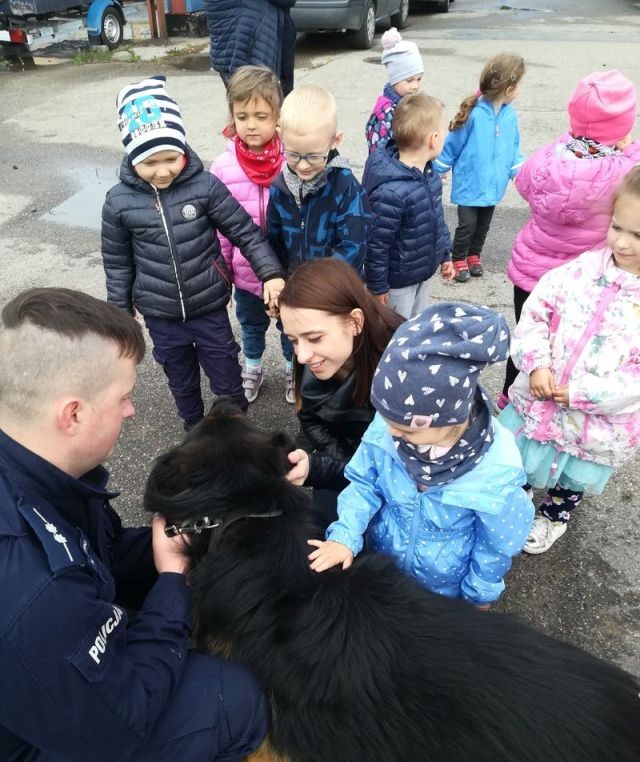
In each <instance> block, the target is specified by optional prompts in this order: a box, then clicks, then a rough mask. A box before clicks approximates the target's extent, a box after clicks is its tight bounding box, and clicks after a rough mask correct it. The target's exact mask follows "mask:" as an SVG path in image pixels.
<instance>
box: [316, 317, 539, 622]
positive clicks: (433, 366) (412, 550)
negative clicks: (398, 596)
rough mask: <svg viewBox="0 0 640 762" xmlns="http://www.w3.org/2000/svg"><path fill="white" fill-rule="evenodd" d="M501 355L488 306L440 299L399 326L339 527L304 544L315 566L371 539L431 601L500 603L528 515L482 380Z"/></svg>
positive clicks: (374, 394) (504, 332) (505, 340)
mask: <svg viewBox="0 0 640 762" xmlns="http://www.w3.org/2000/svg"><path fill="white" fill-rule="evenodd" d="M508 351H509V331H508V328H507V324H506V322H505V320H504V318H503V317H502V316H501V315H498V314H497V313H495V312H493V311H492V310H489V309H487V308H486V307H476V306H472V305H468V304H462V303H456V302H440V303H439V304H437V305H435V306H433V307H430V308H428V309H427V310H425V311H424V312H423V313H421V314H420V315H417V316H416V317H415V318H411V320H408V321H406V322H405V323H403V324H402V325H401V326H400V327H399V328H398V330H397V331H396V332H395V334H394V336H393V338H392V339H391V342H390V343H389V346H388V347H387V350H386V352H385V354H384V355H383V357H382V359H381V360H380V362H379V364H378V368H377V370H376V373H375V375H374V378H373V383H372V387H371V402H372V404H373V405H374V407H375V408H376V411H377V413H376V416H375V418H374V420H373V423H372V424H371V425H370V426H369V428H368V429H367V431H366V433H365V435H364V437H363V439H362V443H361V445H360V447H359V448H358V450H357V451H356V453H355V455H354V457H353V458H352V460H351V461H350V463H349V464H348V465H347V467H346V469H345V472H344V473H345V476H346V477H347V479H349V481H350V482H351V483H350V485H349V486H348V487H347V488H346V489H345V490H344V491H343V492H342V493H341V494H340V496H339V498H338V517H339V518H338V521H335V522H334V523H333V524H331V525H330V526H329V528H328V529H327V534H326V541H325V542H321V541H319V540H309V544H310V545H313V546H315V547H316V550H314V551H313V552H312V553H311V554H310V555H309V559H310V561H311V568H312V569H314V570H315V571H324V570H325V569H328V568H331V567H332V566H336V565H337V564H342V566H343V568H348V566H350V565H351V562H352V559H353V557H354V555H356V554H357V553H359V552H360V550H362V547H363V542H364V535H365V533H366V537H367V547H369V548H371V549H373V550H378V551H380V552H383V553H388V554H389V555H393V556H395V557H396V558H397V560H398V564H399V565H400V567H401V568H402V569H403V570H404V571H405V572H406V573H408V574H410V575H411V576H413V577H415V578H416V579H417V580H418V582H420V583H421V584H422V585H424V586H425V587H426V588H427V589H429V590H431V591H432V592H434V593H438V594H440V595H445V596H447V597H450V598H463V599H464V600H466V601H468V602H469V603H471V604H473V605H475V606H478V607H483V608H488V606H489V604H491V603H492V602H493V601H495V600H497V599H498V597H499V596H500V594H501V593H502V591H503V590H504V577H505V575H506V573H507V572H508V571H509V568H510V567H511V558H512V557H513V556H515V555H516V554H517V553H519V552H520V551H521V550H522V547H523V545H524V543H525V540H526V539H527V535H528V533H529V529H530V527H531V524H532V521H533V516H534V508H533V504H532V502H531V500H530V498H529V497H528V496H527V493H526V492H525V491H524V490H523V489H522V486H523V485H524V484H525V483H526V476H525V473H524V471H523V469H522V462H521V460H520V455H519V453H518V450H517V447H516V445H515V441H514V438H513V435H512V434H511V433H510V432H509V431H507V430H506V429H505V428H503V427H502V426H501V425H500V424H499V423H498V422H497V421H496V420H494V419H493V418H492V416H491V408H490V404H489V400H488V398H487V395H486V394H485V393H484V391H483V389H482V387H481V386H480V385H479V384H478V383H477V379H478V374H479V371H480V370H481V369H482V368H483V367H485V366H486V365H489V364H490V363H493V362H496V361H500V360H504V359H506V357H507V354H508Z"/></svg>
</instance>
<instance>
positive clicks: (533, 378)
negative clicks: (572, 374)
mask: <svg viewBox="0 0 640 762" xmlns="http://www.w3.org/2000/svg"><path fill="white" fill-rule="evenodd" d="M554 388H555V382H554V380H553V373H552V372H551V369H550V368H538V369H537V370H534V371H533V372H532V373H531V374H530V375H529V389H530V390H531V394H533V396H534V397H535V398H536V399H538V400H549V399H551V397H553V390H554Z"/></svg>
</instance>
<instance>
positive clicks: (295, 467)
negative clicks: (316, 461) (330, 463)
mask: <svg viewBox="0 0 640 762" xmlns="http://www.w3.org/2000/svg"><path fill="white" fill-rule="evenodd" d="M287 458H288V459H289V463H291V465H292V468H291V470H290V471H288V472H287V473H286V474H285V477H286V478H287V481H290V482H291V484H295V485H296V486H297V487H302V485H303V484H304V483H305V481H306V480H307V476H309V456H308V455H307V453H306V452H305V451H304V450H301V449H298V450H293V452H290V453H289V454H288V455H287Z"/></svg>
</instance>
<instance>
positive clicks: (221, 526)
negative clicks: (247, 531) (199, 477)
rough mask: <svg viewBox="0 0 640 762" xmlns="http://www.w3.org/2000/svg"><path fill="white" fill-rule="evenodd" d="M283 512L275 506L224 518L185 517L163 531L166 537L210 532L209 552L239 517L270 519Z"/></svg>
mask: <svg viewBox="0 0 640 762" xmlns="http://www.w3.org/2000/svg"><path fill="white" fill-rule="evenodd" d="M282 513H283V511H282V508H276V509H275V510H273V511H269V512H268V513H239V512H238V513H236V514H233V513H232V514H231V515H230V516H228V517H226V518H224V517H222V516H216V517H214V518H209V516H203V517H202V518H200V519H196V520H195V521H194V520H192V519H185V520H184V521H183V522H182V523H181V524H170V525H169V526H166V527H165V528H164V533H165V535H166V536H167V537H178V536H179V535H183V534H186V535H191V534H202V532H207V531H208V532H211V535H210V538H209V547H208V548H207V552H208V553H210V552H212V551H214V550H215V549H216V547H217V546H218V543H219V542H220V538H221V537H222V535H223V534H224V532H225V530H226V529H228V528H229V527H230V526H231V524H234V523H235V522H236V521H240V520H241V519H271V518H274V517H276V516H281V515H282Z"/></svg>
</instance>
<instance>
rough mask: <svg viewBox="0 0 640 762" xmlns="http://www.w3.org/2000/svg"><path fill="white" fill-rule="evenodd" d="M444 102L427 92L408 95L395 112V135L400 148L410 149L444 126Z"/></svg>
mask: <svg viewBox="0 0 640 762" xmlns="http://www.w3.org/2000/svg"><path fill="white" fill-rule="evenodd" d="M443 110H444V103H443V102H442V101H441V100H440V99H439V98H434V97H433V96H431V95H427V94H426V93H414V94H413V95H406V96H405V97H404V98H403V99H402V100H401V101H400V103H399V104H398V106H397V108H396V110H395V111H394V113H393V137H394V138H395V139H396V144H397V146H398V148H399V149H400V150H401V151H403V150H408V149H412V148H416V147H417V146H419V145H421V144H422V143H424V141H425V140H426V138H427V137H428V136H429V135H430V134H432V133H434V132H438V131H439V130H440V128H441V126H442V113H443Z"/></svg>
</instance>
